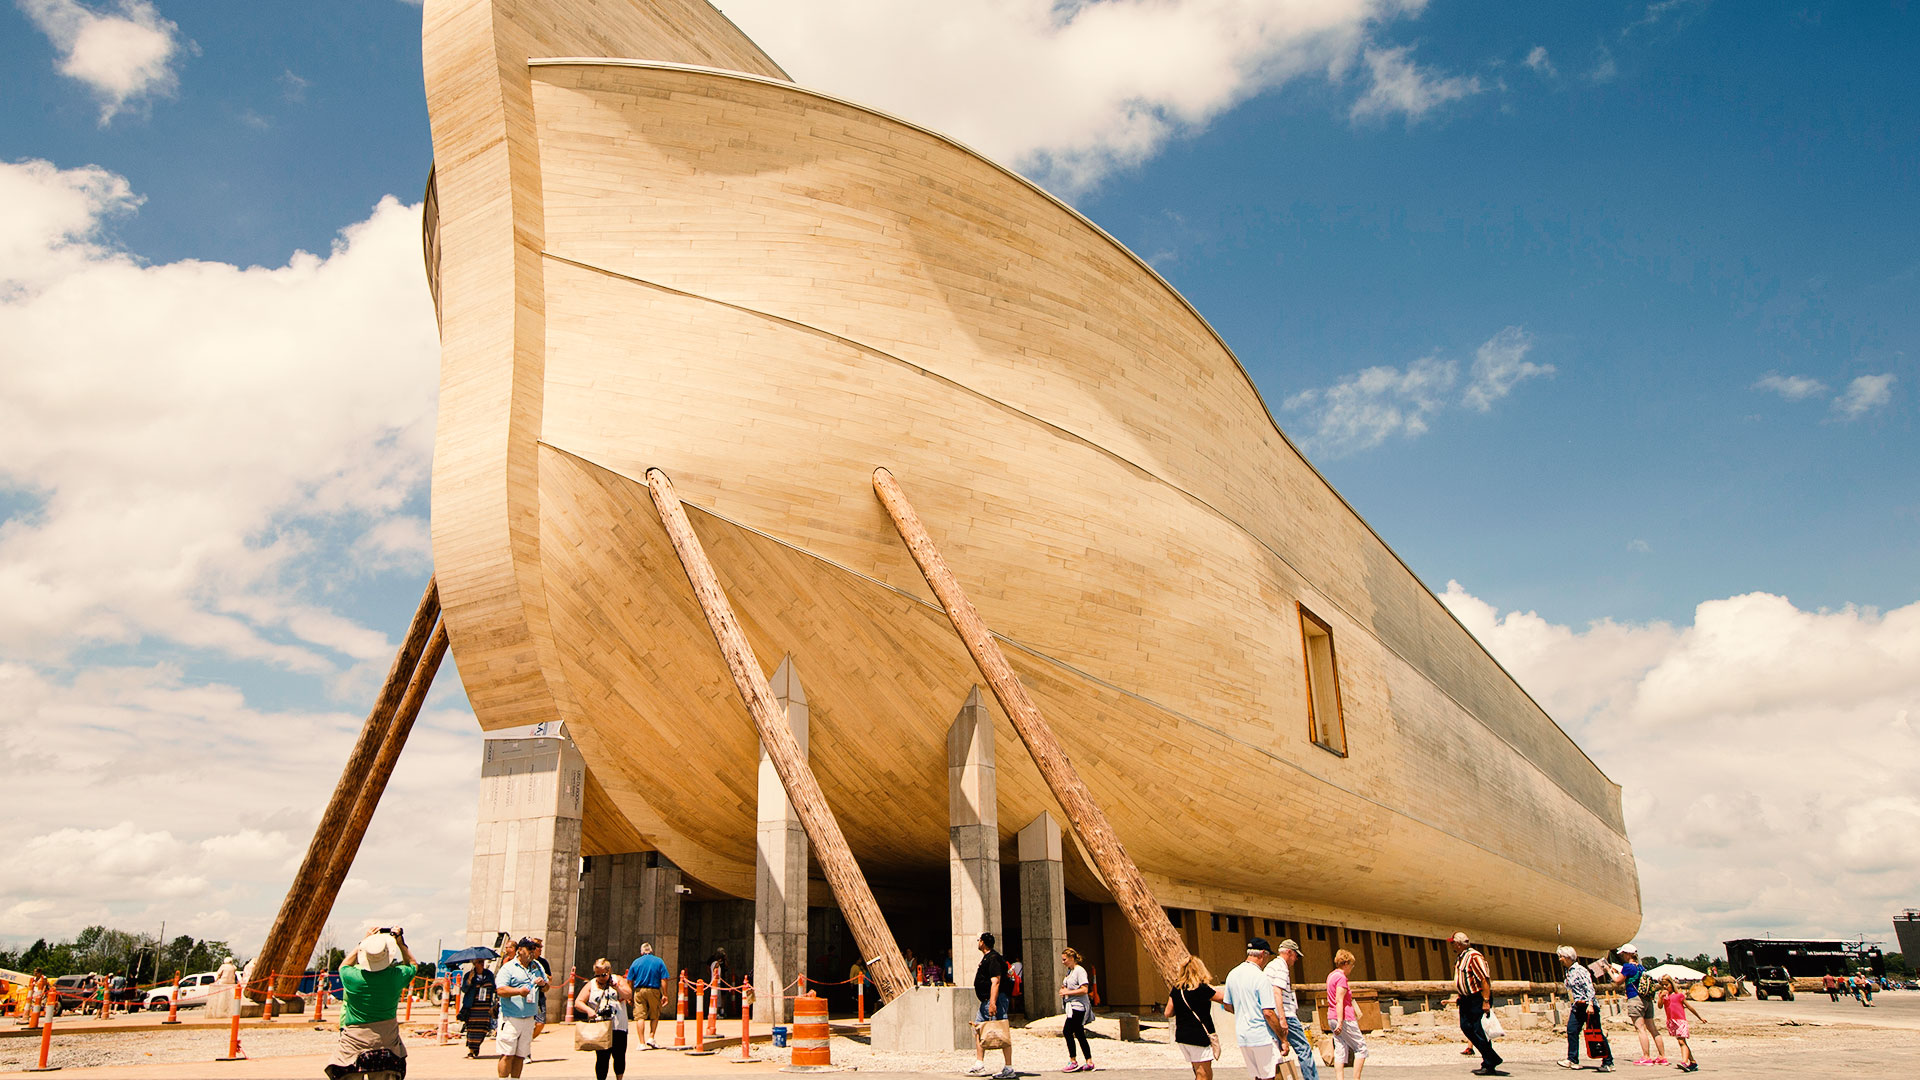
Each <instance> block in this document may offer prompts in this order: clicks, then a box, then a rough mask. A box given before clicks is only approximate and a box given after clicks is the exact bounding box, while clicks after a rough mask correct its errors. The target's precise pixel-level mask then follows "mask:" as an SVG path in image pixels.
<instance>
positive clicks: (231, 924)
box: [0, 662, 480, 955]
mask: <svg viewBox="0 0 1920 1080" xmlns="http://www.w3.org/2000/svg"><path fill="white" fill-rule="evenodd" d="M440 686H441V688H440V689H439V690H438V691H436V693H435V695H434V697H433V699H432V701H431V702H430V704H429V707H428V709H427V711H426V712H425V713H423V715H422V716H421V718H420V720H419V722H418V723H417V724H416V725H415V727H414V730H413V734H412V737H411V738H410V740H409V742H408V746H407V751H406V753H405V754H403V755H401V758H400V763H399V766H398V767H397V768H396V770H395V772H394V777H393V781H392V783H391V784H390V785H389V787H388V789H387V792H386V795H385V797H384V798H383V799H382V800H381V806H380V812H379V813H378V814H377V815H376V816H375V818H374V821H373V825H372V828H371V829H370V830H369V832H368V836H367V840H366V843H365V845H364V846H363V848H362V854H361V857H360V858H359V860H358V861H357V862H356V863H355V865H354V869H353V873H352V876H351V877H350V879H349V888H347V889H343V892H342V899H341V902H340V904H339V905H338V906H337V907H336V917H337V920H345V923H346V924H348V925H354V924H358V923H359V922H360V921H361V920H362V919H371V920H379V919H388V918H391V919H401V920H404V921H405V922H406V923H407V925H409V926H418V927H421V928H423V929H431V928H435V927H437V928H439V930H438V931H437V932H438V933H444V934H446V935H448V936H452V935H453V934H456V933H458V932H459V930H460V929H461V928H462V927H463V925H464V921H465V903H466V885H465V883H466V879H467V869H468V863H469V861H470V859H471V854H472V843H473V837H472V832H473V824H472V818H471V817H469V816H467V812H468V811H470V808H471V807H472V805H473V799H474V795H473V793H472V788H471V783H472V781H471V777H472V776H473V774H474V766H475V764H476V763H477V762H478V760H479V739H480V736H479V732H478V730H477V726H476V725H475V723H474V721H473V717H472V714H471V713H470V712H467V711H466V709H465V708H464V704H463V703H461V702H460V701H459V695H458V690H457V686H458V682H457V674H456V673H455V672H454V671H453V669H452V666H451V663H449V664H448V665H447V666H444V667H442V669H441V675H440ZM362 719H363V717H361V716H359V715H355V714H352V713H346V712H325V711H302V710H294V709H289V710H278V711H273V710H262V709H259V708H256V707H254V706H253V705H251V704H250V703H249V702H248V701H247V700H246V697H245V695H244V694H242V693H241V692H240V691H239V690H238V689H236V688H234V687H231V686H226V685H222V684H218V683H205V682H195V681H193V680H190V679H188V678H186V677H185V676H184V675H183V674H182V672H181V671H180V670H179V669H178V668H176V667H172V666H168V665H159V666H154V667H92V668H87V669H83V670H81V671H79V672H78V673H76V674H72V675H68V676H58V675H54V674H49V673H47V672H44V671H41V670H39V669H36V668H35V667H33V666H31V665H27V664H20V663H4V662H0V751H3V752H4V753H5V755H6V757H7V759H8V760H9V761H10V762H11V763H13V766H14V767H13V769H12V772H11V776H12V779H11V780H10V781H9V787H8V806H9V817H10V821H11V825H10V828H11V829H12V831H13V835H14V838H15V839H14V842H13V844H12V845H10V846H11V849H12V858H11V859H10V860H9V865H8V873H7V874H5V875H0V928H4V932H5V933H6V934H7V935H8V936H9V937H15V938H27V939H31V938H33V937H37V936H47V937H58V936H67V935H71V934H73V933H74V932H76V931H77V930H79V929H80V928H81V927H83V926H86V925H89V924H92V923H104V924H106V925H121V926H129V927H130V926H144V925H148V924H150V923H158V922H159V921H160V920H161V919H165V920H167V922H168V924H169V927H170V928H171V927H178V928H179V929H180V930H181V932H183V933H191V934H194V935H196V936H204V937H214V938H225V939H227V940H229V941H231V942H232V943H233V944H234V945H235V946H236V947H237V948H239V949H241V950H242V955H245V954H246V953H247V952H250V951H251V950H252V949H254V948H256V947H257V946H258V943H259V941H260V939H261V938H262V937H263V936H264V935H265V933H266V928H267V924H268V923H269V922H270V921H271V920H272V917H273V914H274V911H275V910H276V909H277V908H278V905H279V901H280V898H281V896H282V895H284V893H285V890H286V887H287V883H288V882H289V881H290V880H291V879H292V875H293V871H294V868H295V866H296V865H297V863H298V860H299V859H300V857H301V856H302V855H303V854H304V853H305V850H306V844H307V841H308V839H309V838H310V837H311V836H312V833H313V827H314V824H315V822H316V821H317V820H318V816H319V808H320V807H321V806H323V805H324V804H325V802H326V799H327V797H328V796H329V794H331V792H332V789H333V785H334V782H335V780H336V779H337V778H338V776H339V769H340V764H341V762H342V761H344V760H345V759H346V755H347V749H348V747H349V746H351V745H352V742H353V740H354V738H355V736H356V734H357V732H358V730H359V726H360V723H361V721H362ZM98 792H110V793H112V794H111V796H110V797H108V798H94V797H92V796H91V795H76V793H98ZM450 808H452V809H451V810H450Z"/></svg>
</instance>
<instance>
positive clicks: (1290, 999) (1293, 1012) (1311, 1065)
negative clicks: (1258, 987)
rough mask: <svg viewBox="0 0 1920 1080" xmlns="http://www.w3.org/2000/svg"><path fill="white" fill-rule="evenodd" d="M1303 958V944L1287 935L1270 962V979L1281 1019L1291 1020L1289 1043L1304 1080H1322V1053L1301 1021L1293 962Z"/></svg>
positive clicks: (1288, 1029) (1289, 1022)
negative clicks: (1309, 1040) (1316, 1047)
mask: <svg viewBox="0 0 1920 1080" xmlns="http://www.w3.org/2000/svg"><path fill="white" fill-rule="evenodd" d="M1299 959H1300V946H1299V945H1298V944H1297V943H1296V942H1295V941H1294V940H1293V939H1292V938H1287V939H1286V940H1284V941H1282V942H1281V943H1280V949H1279V951H1278V952H1277V953H1276V954H1275V955H1274V958H1273V959H1272V960H1271V961H1269V962H1268V963H1267V971H1266V973H1267V981H1268V982H1270V983H1272V984H1273V1000H1274V1001H1275V1002H1277V1003H1278V1004H1279V1006H1280V1008H1279V1010H1278V1011H1279V1013H1280V1019H1282V1020H1284V1021H1286V1023H1287V1045H1288V1046H1291V1047H1293V1056H1294V1057H1296V1058H1298V1059H1299V1060H1300V1075H1301V1077H1302V1078H1303V1080H1320V1062H1319V1055H1318V1054H1315V1053H1314V1052H1313V1047H1312V1045H1311V1044H1309V1043H1308V1042H1307V1029H1306V1027H1305V1026H1304V1025H1302V1024H1301V1023H1300V998H1299V997H1298V996H1297V995H1296V994H1294V992H1293V964H1294V962H1295V961H1296V960H1299Z"/></svg>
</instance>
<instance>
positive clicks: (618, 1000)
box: [573, 956, 633, 1080]
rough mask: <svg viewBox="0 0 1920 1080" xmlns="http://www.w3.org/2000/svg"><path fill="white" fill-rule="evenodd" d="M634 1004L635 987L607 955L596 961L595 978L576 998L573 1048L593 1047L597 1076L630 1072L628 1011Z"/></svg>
mask: <svg viewBox="0 0 1920 1080" xmlns="http://www.w3.org/2000/svg"><path fill="white" fill-rule="evenodd" d="M632 1007H633V987H632V986H630V985H628V983H627V980H625V979H623V978H621V977H620V976H618V975H615V974H614V973H613V964H612V963H611V962H610V961H608V960H607V958H606V957H604V956H603V957H601V958H600V959H598V960H595V961H594V962H593V978H591V979H588V980H587V985H585V986H583V987H581V988H580V994H579V996H577V997H575V998H574V999H573V1015H574V1017H575V1023H574V1025H573V1048H574V1049H575V1050H592V1051H593V1075H594V1077H595V1080H607V1066H608V1065H612V1066H613V1075H614V1080H620V1078H621V1077H623V1076H625V1075H626V1073H627V1012H628V1010H630V1009H631V1008H632Z"/></svg>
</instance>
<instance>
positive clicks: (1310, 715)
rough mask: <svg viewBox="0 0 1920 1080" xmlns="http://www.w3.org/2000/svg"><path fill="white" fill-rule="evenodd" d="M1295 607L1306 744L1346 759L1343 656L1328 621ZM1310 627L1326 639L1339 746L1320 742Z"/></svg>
mask: <svg viewBox="0 0 1920 1080" xmlns="http://www.w3.org/2000/svg"><path fill="white" fill-rule="evenodd" d="M1293 606H1294V607H1295V609H1297V610H1298V611H1299V612H1300V670H1301V671H1302V672H1303V673H1304V674H1305V676H1306V678H1305V682H1306V687H1307V741H1308V742H1310V743H1312V744H1313V745H1315V746H1317V747H1319V748H1320V749H1322V750H1325V751H1326V752H1327V753H1329V754H1332V755H1334V756H1335V757H1346V756H1347V713H1346V706H1345V705H1344V704H1342V702H1341V700H1340V654H1339V651H1338V650H1337V649H1335V648H1334V643H1333V627H1331V626H1328V625H1327V620H1325V619H1322V618H1321V617H1320V616H1318V615H1315V614H1314V613H1313V612H1311V611H1308V610H1307V606H1306V605H1305V604H1302V603H1299V602H1298V601H1295V603H1294V605H1293ZM1309 625H1311V626H1313V627H1314V628H1315V629H1317V630H1319V632H1320V634H1321V635H1322V636H1323V637H1325V638H1326V639H1327V670H1328V671H1330V672H1332V674H1333V721H1334V726H1333V731H1334V733H1335V734H1337V735H1338V736H1339V745H1338V746H1335V745H1333V742H1332V740H1330V739H1328V740H1323V739H1321V738H1320V728H1321V725H1320V720H1321V717H1320V716H1319V710H1318V709H1316V708H1314V703H1313V696H1314V695H1313V642H1312V637H1313V633H1312V631H1310V630H1309V629H1308V626H1309Z"/></svg>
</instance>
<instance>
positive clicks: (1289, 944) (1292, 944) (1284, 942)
mask: <svg viewBox="0 0 1920 1080" xmlns="http://www.w3.org/2000/svg"><path fill="white" fill-rule="evenodd" d="M1289 949H1291V950H1292V951H1294V952H1299V951H1300V943H1299V942H1297V941H1295V940H1293V939H1292V938H1282V939H1281V941H1280V947H1279V948H1277V949H1275V950H1273V951H1274V952H1286V951H1288V950H1289Z"/></svg>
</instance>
